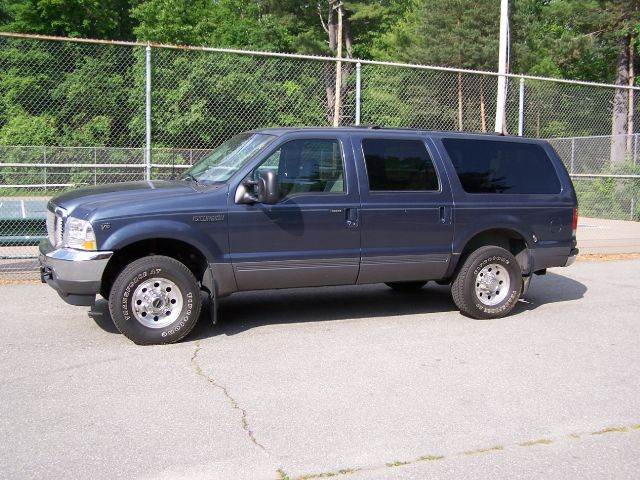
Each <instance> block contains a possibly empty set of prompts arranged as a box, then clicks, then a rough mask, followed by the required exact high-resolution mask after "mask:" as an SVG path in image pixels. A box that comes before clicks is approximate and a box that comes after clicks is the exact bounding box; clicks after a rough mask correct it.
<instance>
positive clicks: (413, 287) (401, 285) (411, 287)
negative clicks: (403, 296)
mask: <svg viewBox="0 0 640 480" xmlns="http://www.w3.org/2000/svg"><path fill="white" fill-rule="evenodd" d="M426 284H427V282H425V281H422V280H420V281H414V282H388V283H385V285H386V286H387V287H389V288H392V289H393V290H395V291H397V292H417V291H418V290H420V289H421V288H422V287H424V286H425V285H426Z"/></svg>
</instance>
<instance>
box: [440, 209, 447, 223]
mask: <svg viewBox="0 0 640 480" xmlns="http://www.w3.org/2000/svg"><path fill="white" fill-rule="evenodd" d="M438 210H439V212H440V223H447V211H446V208H445V207H440V208H438Z"/></svg>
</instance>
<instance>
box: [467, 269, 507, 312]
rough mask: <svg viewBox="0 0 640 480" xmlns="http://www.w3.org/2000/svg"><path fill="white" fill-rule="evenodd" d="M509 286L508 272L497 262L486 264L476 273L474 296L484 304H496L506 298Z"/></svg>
mask: <svg viewBox="0 0 640 480" xmlns="http://www.w3.org/2000/svg"><path fill="white" fill-rule="evenodd" d="M510 287H511V279H510V278H509V272H508V271H507V269H506V268H504V266H502V265H499V264H497V263H490V264H489V265H486V266H485V267H484V268H483V269H482V270H480V272H479V273H478V275H476V285H475V288H476V297H477V298H478V300H480V302H481V303H483V304H485V305H488V306H494V305H498V304H499V303H500V302H502V301H503V300H504V299H505V298H507V295H508V294H509V290H510Z"/></svg>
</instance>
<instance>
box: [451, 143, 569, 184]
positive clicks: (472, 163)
mask: <svg viewBox="0 0 640 480" xmlns="http://www.w3.org/2000/svg"><path fill="white" fill-rule="evenodd" d="M442 143H443V144H444V148H445V150H446V151H447V153H448V155H449V157H450V158H451V161H452V162H453V166H454V168H455V170H456V173H457V174H458V178H459V179H460V183H461V184H462V188H464V190H465V191H466V192H468V193H507V194H555V193H559V192H560V181H559V180H558V175H557V173H556V171H555V168H554V167H553V164H552V163H551V159H550V158H549V156H548V155H547V152H545V150H544V149H543V148H542V147H541V146H540V145H537V144H533V143H521V142H505V141H495V140H477V139H466V138H465V139H462V138H460V139H459V138H444V139H443V140H442Z"/></svg>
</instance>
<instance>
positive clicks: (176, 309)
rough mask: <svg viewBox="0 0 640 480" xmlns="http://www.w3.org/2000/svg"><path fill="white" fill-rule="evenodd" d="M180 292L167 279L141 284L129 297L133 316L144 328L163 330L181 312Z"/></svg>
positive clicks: (156, 279)
mask: <svg viewBox="0 0 640 480" xmlns="http://www.w3.org/2000/svg"><path fill="white" fill-rule="evenodd" d="M182 304H183V300H182V292H181V291H180V289H179V288H178V286H177V285H176V284H175V283H174V282H172V281H171V280H169V279H166V278H161V277H155V278H150V279H148V280H145V281H144V282H142V283H141V284H140V285H138V287H137V288H136V290H135V291H134V292H133V296H132V297H131V310H133V316H134V317H135V318H136V320H138V322H140V323H141V324H142V325H144V326H145V327H149V328H164V327H166V326H168V325H171V324H172V323H173V322H175V321H176V320H177V319H178V316H180V312H181V311H182Z"/></svg>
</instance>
